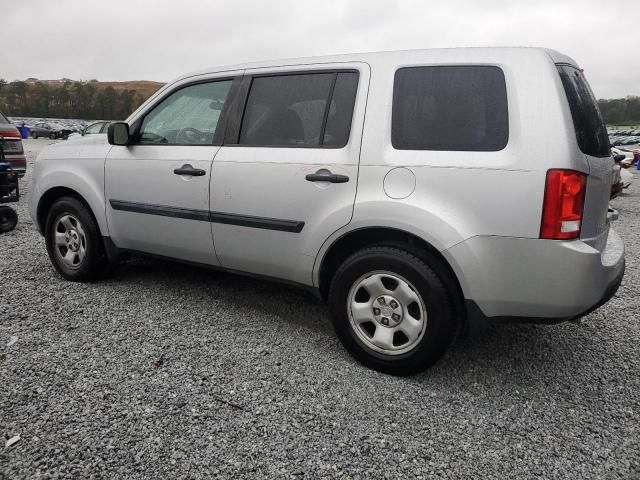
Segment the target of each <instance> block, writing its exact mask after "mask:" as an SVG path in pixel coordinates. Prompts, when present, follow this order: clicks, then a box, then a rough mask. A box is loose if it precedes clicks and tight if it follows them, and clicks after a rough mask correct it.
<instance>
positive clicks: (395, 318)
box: [371, 295, 402, 327]
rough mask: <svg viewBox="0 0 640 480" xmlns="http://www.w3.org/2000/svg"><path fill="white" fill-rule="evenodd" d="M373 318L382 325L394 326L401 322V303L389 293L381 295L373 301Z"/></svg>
mask: <svg viewBox="0 0 640 480" xmlns="http://www.w3.org/2000/svg"><path fill="white" fill-rule="evenodd" d="M371 309H372V312H373V318H374V319H375V320H376V322H377V323H379V324H380V325H382V326H385V327H395V326H397V325H398V324H399V323H400V322H402V305H401V304H400V302H399V301H398V300H397V299H396V298H394V297H392V296H391V295H381V296H379V297H378V298H376V299H375V300H374V301H373V305H372V307H371Z"/></svg>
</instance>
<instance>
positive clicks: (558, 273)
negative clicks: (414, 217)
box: [445, 229, 625, 328]
mask: <svg viewBox="0 0 640 480" xmlns="http://www.w3.org/2000/svg"><path fill="white" fill-rule="evenodd" d="M445 253H446V254H445V256H446V257H448V259H449V260H450V263H451V265H452V266H453V267H454V270H456V274H457V275H458V278H459V280H460V284H461V287H462V290H463V292H464V295H465V300H466V304H467V311H468V317H469V318H468V320H469V322H470V323H472V324H476V323H477V324H480V325H482V324H485V323H487V322H492V321H493V322H495V321H521V322H535V323H556V322H561V321H566V320H573V319H576V318H579V317H581V316H583V315H586V314H587V313H589V312H591V311H593V310H594V309H596V308H598V307H599V306H601V305H602V304H604V303H606V302H607V301H608V300H609V299H610V298H611V297H612V296H613V295H614V294H615V292H616V291H617V289H618V287H619V286H620V283H621V282H622V277H623V275H624V270H625V260H624V244H623V242H622V239H621V238H620V236H619V235H618V234H617V233H616V232H615V231H614V230H613V229H610V230H609V235H608V239H607V243H606V246H605V248H604V249H603V250H602V251H599V250H597V249H595V248H593V247H591V246H589V245H587V244H586V243H584V242H582V241H580V240H574V241H554V240H539V239H526V238H505V237H474V238H471V239H469V240H467V241H466V242H463V243H462V244H459V245H456V246H455V247H453V248H451V249H449V250H448V251H447V252H445ZM471 328H474V325H471Z"/></svg>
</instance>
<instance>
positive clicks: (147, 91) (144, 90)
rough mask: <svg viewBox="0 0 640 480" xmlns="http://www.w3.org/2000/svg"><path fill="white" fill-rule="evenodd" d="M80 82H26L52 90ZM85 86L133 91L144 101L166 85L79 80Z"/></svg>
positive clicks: (133, 81) (34, 80) (68, 80)
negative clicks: (38, 83) (42, 85)
mask: <svg viewBox="0 0 640 480" xmlns="http://www.w3.org/2000/svg"><path fill="white" fill-rule="evenodd" d="M76 81H78V80H71V79H69V78H61V79H59V80H40V79H35V78H29V79H28V80H25V83H26V84H27V85H35V84H36V83H37V82H40V83H45V84H47V85H48V86H49V87H51V88H60V87H63V86H64V84H65V83H69V82H71V83H75V82H76ZM79 82H80V83H83V84H85V85H86V84H89V83H90V84H91V85H93V86H94V87H96V89H98V90H103V89H105V88H107V87H112V88H114V89H115V90H118V91H122V90H132V91H135V92H136V93H138V94H140V95H141V96H142V97H143V98H144V99H147V98H149V97H150V96H151V95H153V94H154V93H155V92H156V91H157V90H158V89H159V88H160V87H162V86H163V85H164V83H162V82H154V81H152V80H129V81H126V82H106V81H99V80H79Z"/></svg>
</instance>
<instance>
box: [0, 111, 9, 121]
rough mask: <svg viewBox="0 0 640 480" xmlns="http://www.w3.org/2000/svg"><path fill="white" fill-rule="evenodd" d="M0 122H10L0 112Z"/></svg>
mask: <svg viewBox="0 0 640 480" xmlns="http://www.w3.org/2000/svg"><path fill="white" fill-rule="evenodd" d="M0 123H11V122H10V121H9V120H8V119H7V117H5V116H4V115H3V114H2V113H1V112H0Z"/></svg>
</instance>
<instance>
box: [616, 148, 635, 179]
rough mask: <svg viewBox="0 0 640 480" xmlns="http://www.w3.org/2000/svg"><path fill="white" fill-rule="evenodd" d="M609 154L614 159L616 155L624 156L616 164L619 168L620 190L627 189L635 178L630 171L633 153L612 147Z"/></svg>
mask: <svg viewBox="0 0 640 480" xmlns="http://www.w3.org/2000/svg"><path fill="white" fill-rule="evenodd" d="M611 154H612V155H613V156H614V157H615V156H616V155H624V159H623V160H620V161H619V162H617V164H618V165H619V168H620V181H621V182H622V188H623V189H624V188H629V185H631V182H632V181H633V177H634V176H635V175H634V174H633V173H632V171H631V167H632V165H633V160H634V158H635V156H634V154H633V152H631V151H629V150H626V149H622V148H616V147H612V148H611Z"/></svg>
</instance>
